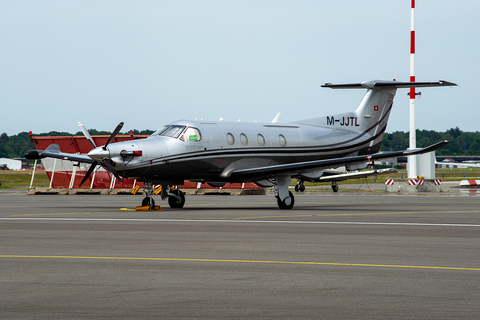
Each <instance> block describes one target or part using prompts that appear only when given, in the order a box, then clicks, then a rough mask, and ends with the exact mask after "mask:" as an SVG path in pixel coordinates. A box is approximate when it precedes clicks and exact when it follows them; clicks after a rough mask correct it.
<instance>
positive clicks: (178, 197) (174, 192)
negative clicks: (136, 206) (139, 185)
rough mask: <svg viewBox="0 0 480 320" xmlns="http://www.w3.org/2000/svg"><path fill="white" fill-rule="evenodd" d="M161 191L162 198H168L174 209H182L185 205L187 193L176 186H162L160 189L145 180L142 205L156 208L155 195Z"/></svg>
mask: <svg viewBox="0 0 480 320" xmlns="http://www.w3.org/2000/svg"><path fill="white" fill-rule="evenodd" d="M158 193H160V197H161V198H162V200H165V199H167V198H168V205H169V206H170V208H173V209H181V208H183V206H184V205H185V194H184V193H183V192H182V191H181V190H179V189H177V188H175V187H174V186H168V185H166V186H161V187H160V189H154V188H153V184H152V183H150V182H145V198H143V200H142V206H149V207H150V209H154V208H155V200H153V195H154V194H158Z"/></svg>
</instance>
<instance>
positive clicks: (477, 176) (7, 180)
mask: <svg viewBox="0 0 480 320" xmlns="http://www.w3.org/2000/svg"><path fill="white" fill-rule="evenodd" d="M398 171H399V172H398V173H396V174H388V175H379V176H377V177H376V180H375V177H373V176H372V177H370V178H367V179H350V180H345V181H341V182H340V183H347V184H362V183H385V179H397V180H398V179H401V177H402V174H403V178H404V179H407V171H406V170H398ZM32 173H33V171H32V170H22V171H14V170H0V183H1V185H0V188H13V187H21V188H28V187H30V181H31V179H32ZM435 178H436V179H441V180H442V181H460V180H480V168H453V169H436V172H435ZM296 183H297V181H296V179H293V180H292V183H291V185H295V184H296ZM330 184H331V183H330V182H323V183H309V182H306V183H305V185H307V186H311V185H316V186H321V185H330ZM49 185H50V181H49V180H48V177H47V174H46V173H45V171H43V170H37V171H35V179H34V181H33V186H34V187H48V186H49Z"/></svg>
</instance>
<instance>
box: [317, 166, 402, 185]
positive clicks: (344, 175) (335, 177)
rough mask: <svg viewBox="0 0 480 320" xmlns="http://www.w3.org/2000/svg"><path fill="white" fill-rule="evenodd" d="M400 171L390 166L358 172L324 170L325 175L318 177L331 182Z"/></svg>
mask: <svg viewBox="0 0 480 320" xmlns="http://www.w3.org/2000/svg"><path fill="white" fill-rule="evenodd" d="M393 173H398V171H397V170H395V169H392V168H389V169H378V170H369V171H358V172H351V173H342V174H336V173H330V174H328V172H324V174H323V176H321V177H320V178H318V180H319V181H320V182H330V181H343V180H347V179H362V178H367V177H369V176H373V175H379V174H393Z"/></svg>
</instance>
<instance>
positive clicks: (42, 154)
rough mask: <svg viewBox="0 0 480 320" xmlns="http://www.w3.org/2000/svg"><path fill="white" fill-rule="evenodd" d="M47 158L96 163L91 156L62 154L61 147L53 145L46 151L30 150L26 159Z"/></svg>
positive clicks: (26, 154) (26, 153)
mask: <svg viewBox="0 0 480 320" xmlns="http://www.w3.org/2000/svg"><path fill="white" fill-rule="evenodd" d="M47 157H49V158H56V159H61V160H70V161H78V162H85V163H93V162H94V160H93V159H92V158H90V157H89V156H82V155H79V154H73V153H63V152H61V151H60V146H59V145H58V144H51V145H49V146H48V148H47V149H45V150H29V151H27V152H25V158H26V159H29V160H36V159H43V158H47Z"/></svg>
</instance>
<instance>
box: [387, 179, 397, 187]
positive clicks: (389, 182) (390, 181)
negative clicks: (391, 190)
mask: <svg viewBox="0 0 480 320" xmlns="http://www.w3.org/2000/svg"><path fill="white" fill-rule="evenodd" d="M394 182H395V180H393V179H385V184H386V185H387V186H393V183H394Z"/></svg>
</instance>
